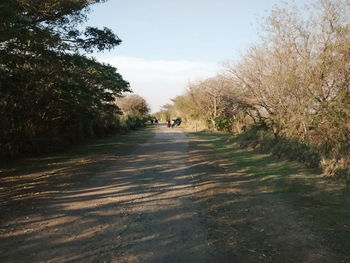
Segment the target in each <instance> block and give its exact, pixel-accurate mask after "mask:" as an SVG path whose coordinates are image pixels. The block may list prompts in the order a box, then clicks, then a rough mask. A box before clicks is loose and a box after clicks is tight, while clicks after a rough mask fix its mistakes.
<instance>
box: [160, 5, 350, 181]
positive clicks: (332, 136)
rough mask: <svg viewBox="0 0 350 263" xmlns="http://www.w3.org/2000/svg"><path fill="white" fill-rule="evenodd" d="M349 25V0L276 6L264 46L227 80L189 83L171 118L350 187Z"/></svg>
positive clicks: (224, 75)
mask: <svg viewBox="0 0 350 263" xmlns="http://www.w3.org/2000/svg"><path fill="white" fill-rule="evenodd" d="M307 10H309V12H307ZM349 21H350V1H348V0H336V1H331V0H320V1H318V2H317V3H315V4H314V5H311V6H309V8H305V9H304V10H303V11H300V10H298V9H297V8H296V7H294V6H290V5H288V4H286V5H285V6H282V7H277V8H275V9H274V10H273V11H272V12H271V14H270V16H269V17H268V18H267V21H266V23H265V24H264V30H265V34H263V37H262V40H261V42H260V43H258V44H256V45H254V46H252V47H251V48H250V49H249V50H248V51H247V52H246V54H245V55H244V56H243V58H242V59H241V60H240V61H239V62H238V63H232V64H231V65H228V66H227V68H226V70H225V71H224V72H223V73H222V74H220V75H218V76H216V77H214V78H210V79H206V80H203V81H200V82H198V83H194V84H191V85H190V86H189V88H188V91H187V92H186V93H185V94H184V95H182V96H179V97H177V98H175V99H174V100H173V102H174V103H173V105H171V106H170V107H169V106H167V109H166V111H167V114H169V115H180V116H181V117H182V118H183V119H184V120H187V123H189V124H191V123H198V122H200V123H201V125H202V126H203V127H206V128H210V129H219V130H220V129H221V130H228V131H232V132H234V133H241V134H242V133H243V134H244V135H245V136H243V139H244V140H245V142H246V143H247V142H248V141H250V143H251V144H252V145H253V146H254V147H259V148H262V149H270V150H272V151H274V152H276V153H277V154H279V155H284V156H287V157H293V158H294V159H298V160H300V161H303V162H305V163H306V164H308V165H310V166H321V167H323V168H324V171H325V173H326V174H328V175H333V176H334V175H336V176H338V177H342V178H345V179H346V180H348V181H350V24H349ZM169 111H170V112H169ZM164 114H165V113H164Z"/></svg>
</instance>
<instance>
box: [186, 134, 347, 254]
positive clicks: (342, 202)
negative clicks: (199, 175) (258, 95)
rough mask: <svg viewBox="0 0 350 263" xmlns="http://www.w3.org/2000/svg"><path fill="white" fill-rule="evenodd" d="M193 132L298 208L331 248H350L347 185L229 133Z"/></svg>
mask: <svg viewBox="0 0 350 263" xmlns="http://www.w3.org/2000/svg"><path fill="white" fill-rule="evenodd" d="M193 135H195V136H199V137H201V138H202V139H205V140H206V141H207V142H208V143H209V144H210V146H209V148H211V149H214V150H215V151H216V153H217V154H220V155H221V156H222V157H224V158H226V159H228V160H229V161H230V163H231V164H232V165H233V166H234V167H235V168H236V169H237V171H238V172H240V173H241V174H244V175H245V176H248V177H249V178H254V182H255V183H256V185H257V188H258V189H259V190H261V191H263V192H268V193H270V194H272V195H275V196H276V197H278V198H281V199H282V200H284V201H285V203H286V204H287V205H288V206H289V207H291V208H292V209H294V210H296V211H298V213H299V214H300V216H301V217H303V218H304V219H305V220H306V221H307V222H309V224H310V227H311V228H312V229H313V230H314V231H317V232H320V233H322V235H323V236H324V237H325V238H326V239H327V240H328V241H327V242H329V243H330V245H331V246H332V248H333V249H334V250H336V251H339V252H340V253H348V251H350V244H349V242H348V239H349V238H350V189H349V187H347V186H346V185H345V184H342V183H339V182H335V181H332V180H329V179H328V180H327V179H326V178H324V177H322V175H321V174H320V172H319V171H318V170H316V169H308V168H305V167H304V166H303V165H302V164H300V163H298V162H291V161H286V160H282V159H278V158H277V157H275V156H271V155H268V154H260V153H257V152H256V151H254V150H247V149H241V148H239V147H238V146H237V145H235V144H234V143H232V142H233V140H232V135H230V134H213V133H193ZM208 143H207V144H208ZM207 144H206V145H207ZM201 145H202V146H204V144H201Z"/></svg>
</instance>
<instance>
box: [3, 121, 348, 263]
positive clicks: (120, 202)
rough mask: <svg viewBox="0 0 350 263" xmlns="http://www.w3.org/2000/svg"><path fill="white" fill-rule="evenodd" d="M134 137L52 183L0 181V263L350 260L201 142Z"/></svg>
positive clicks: (31, 176)
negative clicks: (128, 143) (128, 145)
mask: <svg viewBox="0 0 350 263" xmlns="http://www.w3.org/2000/svg"><path fill="white" fill-rule="evenodd" d="M138 136H139V137H140V136H141V137H142V136H143V137H144V140H143V141H142V140H141V141H139V142H137V143H136V144H133V145H132V149H131V148H130V149H125V151H124V150H120V149H122V148H120V147H119V148H118V149H119V150H118V153H117V154H114V155H110V156H109V155H108V153H103V156H104V158H103V160H101V161H98V162H97V164H96V163H95V164H94V165H91V166H89V164H84V160H83V159H81V160H80V161H79V160H78V159H74V158H73V159H72V158H71V159H69V160H70V162H71V164H70V165H71V166H72V167H71V168H69V169H68V168H65V169H64V168H58V167H56V168H55V167H53V170H52V172H51V174H55V175H56V176H52V178H51V177H50V173H48V172H47V173H45V174H44V175H43V174H42V173H40V172H37V173H27V175H23V176H22V177H23V178H22V179H21V180H19V181H16V179H14V177H16V174H14V175H12V176H7V175H6V173H4V172H3V173H2V174H1V178H0V180H1V181H0V183H1V191H2V194H1V195H0V198H1V203H0V204H1V207H0V209H1V214H0V262H347V260H349V258H348V257H347V256H346V255H339V254H337V253H336V252H334V251H333V250H332V249H331V248H330V247H328V246H327V242H326V241H325V240H324V237H323V236H320V235H318V234H317V233H316V232H314V231H313V230H312V229H311V227H310V222H309V221H308V220H305V219H304V217H302V216H300V215H299V214H298V212H296V211H294V210H293V209H292V208H290V206H289V205H287V204H286V203H285V202H284V201H283V200H282V199H279V198H278V196H276V195H274V194H272V193H270V192H268V191H264V190H263V189H261V188H260V187H258V186H257V184H256V182H255V180H254V178H253V177H252V176H251V175H250V174H249V173H248V170H247V169H242V167H241V166H240V167H239V169H238V167H237V165H235V163H234V162H231V161H230V160H229V159H228V158H225V157H223V156H222V155H219V154H216V153H215V152H213V149H212V148H211V147H208V142H207V141H206V139H205V138H201V137H198V136H196V135H193V134H192V135H191V134H186V133H184V132H182V131H181V130H180V129H168V128H166V127H165V126H162V125H159V126H157V127H156V128H154V129H153V130H152V132H151V133H150V134H148V135H146V134H143V133H142V132H141V133H139V135H138ZM147 136H148V137H147ZM95 158H97V157H95ZM74 160H76V162H79V163H82V164H81V165H80V166H79V165H77V164H76V163H75V162H74ZM68 163H69V162H68ZM99 163H100V164H99ZM53 166H54V165H53ZM100 166H101V167H102V168H101V167H100ZM82 167H85V168H82ZM89 167H90V168H89ZM87 168H89V169H90V172H89V171H88V170H86V169H87ZM60 169H61V170H62V169H63V170H64V171H65V173H64V175H65V176H63V174H62V176H61V177H59V175H60V171H61V170H60ZM67 171H68V172H67ZM91 171H93V173H92V172H91ZM61 172H62V171H61ZM62 173H63V172H62ZM17 176H19V175H17ZM41 177H43V178H46V177H47V178H48V179H45V180H44V181H42V180H41V179H40V178H41ZM56 177H58V178H56ZM74 177H79V180H74V179H72V178H74ZM50 178H51V179H50ZM47 180H51V181H53V182H54V183H51V184H49V183H47ZM33 184H34V185H33ZM18 185H19V186H18ZM9 189H10V190H9ZM31 189H35V191H33V190H31ZM29 193H30V194H29Z"/></svg>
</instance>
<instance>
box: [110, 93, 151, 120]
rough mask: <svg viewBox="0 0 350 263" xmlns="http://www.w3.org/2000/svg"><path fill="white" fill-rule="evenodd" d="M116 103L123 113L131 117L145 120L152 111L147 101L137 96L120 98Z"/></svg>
mask: <svg viewBox="0 0 350 263" xmlns="http://www.w3.org/2000/svg"><path fill="white" fill-rule="evenodd" d="M116 103H117V105H118V107H119V108H120V109H121V110H122V112H123V113H124V114H125V115H129V116H136V117H138V118H145V117H147V115H148V113H149V111H150V108H149V106H148V104H147V102H146V100H145V99H144V98H142V97H141V96H139V95H136V94H131V95H127V96H125V97H120V98H118V99H117V101H116Z"/></svg>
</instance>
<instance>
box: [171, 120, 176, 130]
mask: <svg viewBox="0 0 350 263" xmlns="http://www.w3.org/2000/svg"><path fill="white" fill-rule="evenodd" d="M175 125H176V122H175V118H173V119H172V120H171V128H174V126H175Z"/></svg>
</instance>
